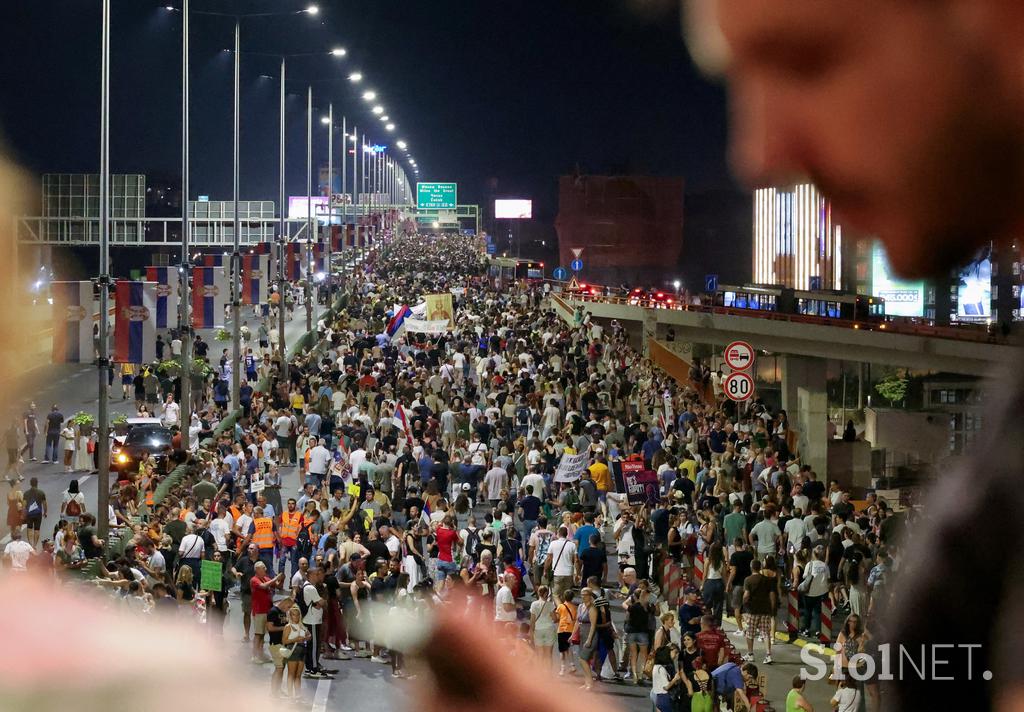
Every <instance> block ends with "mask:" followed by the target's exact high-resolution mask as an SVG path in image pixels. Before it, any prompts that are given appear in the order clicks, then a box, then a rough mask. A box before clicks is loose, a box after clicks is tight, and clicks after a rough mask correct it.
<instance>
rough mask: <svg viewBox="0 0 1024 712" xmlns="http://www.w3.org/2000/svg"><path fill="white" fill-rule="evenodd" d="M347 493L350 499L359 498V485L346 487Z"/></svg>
mask: <svg viewBox="0 0 1024 712" xmlns="http://www.w3.org/2000/svg"><path fill="white" fill-rule="evenodd" d="M348 493H349V495H350V496H352V497H358V496H359V485H358V484H351V485H349V486H348Z"/></svg>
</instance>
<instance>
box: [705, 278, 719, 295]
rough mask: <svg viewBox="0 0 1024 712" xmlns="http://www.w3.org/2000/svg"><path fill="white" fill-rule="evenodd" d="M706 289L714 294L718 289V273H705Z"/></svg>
mask: <svg viewBox="0 0 1024 712" xmlns="http://www.w3.org/2000/svg"><path fill="white" fill-rule="evenodd" d="M704 291H705V292H707V293H708V294H713V293H715V292H717V291H718V275H717V274H706V275H704Z"/></svg>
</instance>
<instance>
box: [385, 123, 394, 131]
mask: <svg viewBox="0 0 1024 712" xmlns="http://www.w3.org/2000/svg"><path fill="white" fill-rule="evenodd" d="M384 128H386V129H387V130H388V131H394V130H395V125H394V124H388V125H387V126H385V127H384Z"/></svg>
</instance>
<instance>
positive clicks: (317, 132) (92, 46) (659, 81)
mask: <svg viewBox="0 0 1024 712" xmlns="http://www.w3.org/2000/svg"><path fill="white" fill-rule="evenodd" d="M164 4H166V2H157V1H156V0H114V2H113V48H114V51H113V59H112V70H111V77H112V83H113V93H112V100H111V105H112V120H111V121H112V123H111V125H112V144H111V164H112V170H114V171H115V172H129V173H135V172H138V173H145V174H147V175H149V176H154V177H155V176H160V177H164V178H167V179H172V180H174V181H177V180H178V179H179V176H180V150H181V149H180V113H181V109H180V94H181V69H180V65H181V57H180V49H181V15H180V13H172V12H168V11H166V10H164V9H162V7H163V5H164ZM171 4H175V5H179V6H180V0H171ZM306 4H307V3H306V2H295V1H294V0H274V1H273V2H271V0H249V1H245V0H193V3H192V6H193V10H213V11H219V12H239V13H244V12H254V11H257V12H258V11H278V10H290V9H296V10H297V9H300V8H303V7H305V6H306ZM318 4H319V6H320V8H321V12H320V14H319V15H318V16H317V17H316V18H315V19H314V18H310V17H309V16H306V15H297V16H294V17H287V18H274V19H265V18H264V19H249V20H246V21H244V23H243V25H242V47H243V57H242V82H241V86H242V90H241V91H242V128H241V131H242V134H241V142H242V159H241V170H242V174H241V181H242V189H241V193H242V196H241V197H242V198H243V199H266V200H275V201H276V199H277V151H278V148H277V137H278V123H277V114H278V111H277V101H278V94H277V92H278V84H277V74H278V66H277V60H275V59H272V58H266V57H258V56H251V55H249V56H246V54H245V51H246V50H249V51H260V52H285V53H297V52H323V53H324V56H318V57H314V58H296V59H293V60H290V64H289V75H290V76H291V77H295V78H296V79H297V80H299V81H296V82H295V83H289V93H291V94H293V96H291V97H290V98H289V102H288V107H289V112H288V125H289V130H288V137H289V142H288V149H287V156H288V171H287V172H288V176H287V180H288V193H289V194H301V193H304V192H305V172H304V169H305V165H304V164H305V115H304V114H305V96H304V95H305V84H304V83H303V81H302V80H308V79H318V80H323V79H331V78H336V79H338V80H339V81H326V82H325V81H317V82H315V83H314V84H313V87H314V88H313V91H314V103H315V104H316V106H317V107H318V109H320V108H323V109H326V106H327V102H328V101H330V100H333V101H334V104H335V116H336V118H338V120H339V123H340V116H341V115H342V114H344V115H346V116H347V117H348V118H349V120H350V121H351V120H353V119H354V120H355V122H356V123H357V124H358V125H359V126H360V127H361V128H362V127H366V126H371V127H373V128H374V129H375V130H374V132H373V133H372V134H371V138H375V139H376V140H377V141H378V142H380V143H388V144H391V143H393V142H394V141H395V140H397V139H398V138H404V139H405V140H406V141H408V142H409V145H410V148H411V150H412V153H413V155H414V156H415V157H416V159H417V161H418V162H419V164H420V167H421V175H420V179H421V180H454V181H458V183H459V185H460V196H459V197H460V202H463V203H465V202H480V203H483V202H485V201H486V199H487V198H488V197H489V196H490V195H491V194H492V193H493V194H496V195H498V196H508V197H513V196H514V197H528V198H533V199H534V200H535V201H536V207H535V215H536V216H537V217H538V218H539V219H540V220H542V221H551V220H552V219H553V218H554V215H555V213H556V212H557V194H556V190H557V176H558V175H560V174H564V173H569V172H572V170H573V168H574V167H575V166H576V165H579V167H580V169H581V170H582V172H584V173H587V172H590V173H609V172H635V173H646V174H654V175H681V176H683V177H684V178H685V180H686V182H687V192H688V193H691V192H701V191H709V190H721V189H727V190H728V189H732V188H733V183H732V179H731V177H730V175H729V171H728V168H727V166H726V161H725V137H726V108H725V99H724V92H723V90H722V88H721V87H720V86H717V85H715V84H713V83H709V82H707V81H705V80H704V79H702V78H701V77H700V76H699V74H698V72H697V71H696V69H695V68H694V67H693V65H692V63H691V62H690V59H689V57H688V55H687V54H686V51H685V47H684V45H683V42H682V39H681V31H680V22H679V16H678V2H677V1H675V0H633V2H624V1H623V0H585V1H584V0H544V1H539V0H524V1H521V2H517V3H500V2H495V1H493V0H491V1H488V0H476V1H466V0H463V1H462V2H455V1H453V0H433V1H431V2H427V1H426V0H405V1H402V2H365V1H364V2H352V1H344V2H343V1H342V0H319V2H318ZM99 8H100V2H99V0H46V2H30V1H29V0H8V1H7V2H3V3H0V27H3V28H5V29H6V32H5V35H4V41H3V42H2V43H0V62H2V66H4V68H5V72H4V74H5V79H4V81H3V82H2V83H0V132H2V134H3V136H4V138H5V140H6V143H7V145H8V149H9V150H10V151H11V152H13V154H14V156H15V157H16V158H17V160H19V161H20V162H21V163H22V164H23V165H25V166H26V167H27V168H29V169H31V170H32V171H35V172H37V173H43V172H94V171H96V170H97V164H98V159H97V155H98V145H99V139H98V133H99V119H98V109H99V47H100V27H99V16H100V11H99ZM232 27H233V24H232V21H231V20H230V19H228V18H218V17H210V16H200V15H198V14H196V15H195V16H194V17H193V20H192V53H191V54H192V60H191V61H192V87H193V91H192V146H193V152H192V172H191V173H192V177H191V185H192V197H193V198H194V197H195V196H196V195H198V194H205V195H210V196H211V198H212V199H226V198H230V194H231V108H232V104H231V79H232V70H231V54H230V53H226V52H223V51H222V50H223V49H224V48H226V47H229V46H231V43H232ZM338 45H341V46H344V47H345V48H346V49H347V50H348V52H349V54H348V56H347V57H345V58H343V59H335V58H333V57H329V56H327V55H326V53H327V51H328V50H329V49H330V48H332V47H335V46H338ZM354 70H359V71H362V72H363V74H364V75H365V77H366V79H364V81H363V83H362V84H360V85H352V84H350V83H348V82H347V80H345V77H347V75H348V74H349V73H350V72H351V71H354ZM261 75H271V77H272V78H267V77H261ZM367 88H372V89H374V90H376V91H377V92H378V94H379V101H380V102H381V103H382V104H383V105H384V106H385V107H386V109H387V112H388V114H389V115H390V116H391V118H392V120H393V121H395V123H396V124H397V125H398V130H397V131H396V132H395V133H393V134H390V135H389V134H387V132H385V131H384V130H383V124H382V123H381V122H380V121H378V120H376V119H375V118H374V117H373V116H372V114H370V112H369V108H370V107H369V105H368V104H367V103H366V102H364V101H363V100H362V99H361V97H360V94H361V93H362V92H363V91H364V90H366V89H367ZM325 133H326V129H325V128H323V127H322V126H321V125H320V124H319V123H318V122H317V123H315V124H314V136H315V139H316V143H315V144H314V163H316V164H319V163H320V162H321V160H322V161H323V162H324V163H326V140H325V139H326V137H325ZM688 237H689V236H688ZM687 242H688V243H689V245H688V247H687V248H684V252H685V251H690V250H689V249H688V248H693V247H694V246H695V245H694V244H693V242H691V241H690V240H689V239H687Z"/></svg>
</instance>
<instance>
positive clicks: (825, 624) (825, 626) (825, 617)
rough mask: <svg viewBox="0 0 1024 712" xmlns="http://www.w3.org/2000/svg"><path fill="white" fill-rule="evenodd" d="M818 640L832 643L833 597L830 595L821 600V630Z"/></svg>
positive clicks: (827, 643)
mask: <svg viewBox="0 0 1024 712" xmlns="http://www.w3.org/2000/svg"><path fill="white" fill-rule="evenodd" d="M818 641H819V642H821V644H822V645H830V644H831V643H832V599H831V598H829V597H828V596H825V598H824V599H823V600H822V602H821V632H819V633H818Z"/></svg>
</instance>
